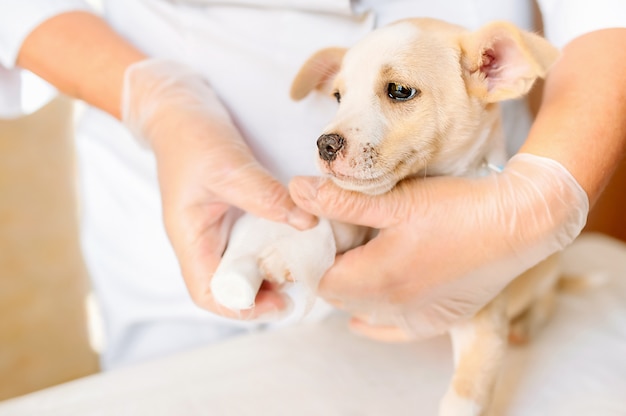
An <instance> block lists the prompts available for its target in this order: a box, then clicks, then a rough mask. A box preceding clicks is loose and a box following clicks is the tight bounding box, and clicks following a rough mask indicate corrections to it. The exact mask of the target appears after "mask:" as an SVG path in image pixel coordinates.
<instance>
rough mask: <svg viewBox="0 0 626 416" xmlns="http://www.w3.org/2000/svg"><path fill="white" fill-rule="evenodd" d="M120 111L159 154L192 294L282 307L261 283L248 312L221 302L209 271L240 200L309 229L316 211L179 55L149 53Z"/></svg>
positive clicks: (211, 305)
mask: <svg viewBox="0 0 626 416" xmlns="http://www.w3.org/2000/svg"><path fill="white" fill-rule="evenodd" d="M122 117H123V121H124V123H125V125H126V126H128V128H129V129H130V131H131V132H133V134H134V135H135V136H136V137H138V138H140V139H141V140H143V142H144V143H146V144H147V145H149V146H150V147H151V148H152V150H153V151H154V154H155V156H156V161H157V167H158V176H159V184H160V188H161V197H162V203H163V217H164V222H165V227H166V230H167V233H168V236H169V238H170V241H171V243H172V246H173V248H174V250H175V252H176V255H177V257H178V260H179V263H180V266H181V269H182V273H183V277H184V279H185V283H186V284H187V288H188V289H189V293H190V294H191V297H192V298H193V299H194V301H195V302H196V303H197V304H198V305H199V306H200V307H203V308H205V309H208V310H211V311H213V312H217V313H220V314H223V315H226V316H231V317H239V318H256V317H257V316H259V315H261V314H267V313H272V312H278V311H280V310H282V309H283V308H284V307H285V302H284V299H283V297H282V295H280V294H279V293H278V292H277V291H274V290H270V289H267V290H263V288H262V290H261V291H260V292H259V295H258V296H257V299H256V302H255V305H256V307H255V308H254V309H252V310H250V311H246V312H245V313H241V314H240V313H238V312H237V311H234V312H233V311H230V310H228V309H226V308H222V307H220V306H219V305H217V304H216V303H215V301H214V299H213V296H212V294H211V291H210V279H211V276H212V274H213V272H214V271H215V269H216V267H217V265H218V263H219V261H220V258H221V255H222V252H223V251H224V247H225V245H226V242H227V239H228V233H229V230H230V227H231V225H232V223H233V220H234V219H235V218H236V216H237V213H236V212H235V211H233V209H232V207H238V208H241V209H243V210H244V211H249V212H251V213H253V214H255V215H257V216H260V217H263V218H267V219H270V220H273V221H278V222H284V223H289V224H291V225H293V226H295V227H297V228H300V229H304V228H309V227H311V226H313V225H314V224H315V222H316V219H315V217H313V216H312V215H310V214H308V213H305V212H304V211H302V210H300V209H299V208H297V207H296V206H295V205H294V203H293V201H292V200H291V198H290V197H289V194H288V192H287V190H286V189H285V188H284V187H283V185H281V184H280V183H279V182H278V181H277V180H275V179H274V178H273V177H272V176H270V175H269V173H268V172H267V171H266V170H265V169H264V168H263V167H262V166H260V165H259V164H258V163H257V161H256V160H255V158H254V156H253V155H252V153H251V152H250V150H249V148H248V146H247V145H246V143H245V142H244V140H243V138H242V137H241V134H240V133H239V131H238V130H237V128H236V127H235V126H234V125H233V122H232V120H231V118H230V116H229V114H228V112H227V111H226V109H225V108H224V107H223V106H222V104H221V103H220V102H219V100H218V98H217V97H216V95H215V93H214V92H213V90H212V89H211V87H210V86H209V84H208V83H207V82H206V80H205V79H203V78H202V76H200V75H199V74H197V73H196V72H194V71H193V70H192V69H190V68H188V67H186V66H184V65H181V64H178V63H176V62H171V61H165V60H146V61H142V62H139V63H137V64H134V65H131V66H130V67H129V68H128V69H127V71H126V74H125V80H124V90H123V98H122Z"/></svg>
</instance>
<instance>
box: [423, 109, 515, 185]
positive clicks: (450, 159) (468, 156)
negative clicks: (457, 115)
mask: <svg viewBox="0 0 626 416" xmlns="http://www.w3.org/2000/svg"><path fill="white" fill-rule="evenodd" d="M447 134H449V135H451V136H450V137H455V138H463V136H465V137H464V138H463V139H462V140H463V142H464V143H467V145H466V146H464V147H462V148H459V149H455V150H454V151H452V152H446V151H445V150H444V151H443V152H441V153H440V154H439V155H438V157H437V160H436V161H435V162H434V163H432V164H430V165H428V166H427V167H426V169H423V170H422V171H421V172H419V173H418V174H417V175H415V176H422V177H423V176H463V177H478V176H486V175H488V174H490V173H493V172H495V171H498V170H501V169H502V167H503V166H504V164H505V163H506V159H507V158H506V150H505V144H504V132H503V129H502V124H501V112H500V107H499V105H492V106H491V107H490V108H488V109H486V110H485V113H484V116H483V117H482V120H481V121H480V122H479V123H478V124H477V125H476V127H475V128H474V129H470V130H469V131H468V129H467V128H464V127H463V126H461V127H460V128H457V127H454V128H451V129H450V131H449V132H448V133H447Z"/></svg>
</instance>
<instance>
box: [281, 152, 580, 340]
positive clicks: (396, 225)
mask: <svg viewBox="0 0 626 416" xmlns="http://www.w3.org/2000/svg"><path fill="white" fill-rule="evenodd" d="M290 191H291V194H292V197H293V199H294V201H295V202H296V203H297V204H298V205H299V206H301V207H302V208H304V209H306V210H308V211H310V212H312V213H314V214H316V215H320V216H324V217H329V218H332V219H336V220H340V221H345V222H353V223H357V224H361V225H367V226H370V227H375V228H379V229H380V233H379V234H378V236H377V237H375V238H374V239H373V240H371V241H370V242H369V243H367V244H366V245H364V246H361V247H358V248H356V249H354V250H351V251H348V252H346V253H345V254H344V255H343V256H341V257H338V258H337V260H336V262H335V264H334V266H333V267H332V268H331V269H330V270H329V271H328V272H327V273H326V275H325V276H324V277H323V279H322V281H321V283H320V288H319V291H320V294H321V296H322V297H324V298H326V300H328V301H329V302H331V303H333V304H334V305H335V306H338V307H340V308H343V309H346V310H348V311H349V312H351V313H352V314H353V315H354V316H356V318H355V320H354V321H353V328H354V329H356V330H358V331H360V332H363V333H364V334H366V335H370V336H374V337H381V338H393V337H397V336H398V331H397V329H396V328H394V327H399V328H400V329H401V330H402V331H403V332H404V333H405V334H406V335H408V336H410V337H412V338H425V337H430V336H434V335H438V334H441V333H443V332H445V331H447V330H448V329H449V328H450V326H452V325H454V324H455V323H457V322H459V321H461V320H464V319H466V318H468V317H470V316H472V315H473V314H474V313H476V312H477V311H478V310H479V309H480V308H481V307H483V306H484V305H485V304H486V303H488V302H489V301H490V300H491V299H492V298H493V297H494V296H495V295H496V294H498V293H499V292H500V291H501V290H502V289H503V288H504V287H505V286H506V285H507V284H508V283H509V282H510V281H511V280H512V279H513V278H515V277H516V276H518V275H519V274H521V273H522V272H523V271H525V270H526V269H528V268H530V267H532V266H533V265H535V264H537V263H538V262H540V261H541V260H543V259H544V258H546V257H547V256H549V255H550V254H552V253H555V252H556V251H558V250H561V249H562V248H564V247H565V246H567V245H568V244H570V243H571V242H572V241H573V240H574V238H575V237H576V236H577V235H578V234H579V233H580V231H581V230H582V228H583V226H584V224H585V221H586V217H587V213H588V210H589V201H588V198H587V195H586V193H585V192H584V190H583V189H582V188H581V187H580V185H579V184H578V183H577V182H576V180H575V179H574V178H573V177H572V175H571V174H570V173H569V172H568V171H567V170H566V169H565V168H564V167H563V166H562V165H560V164H559V163H557V162H555V161H554V160H551V159H546V158H542V157H538V156H533V155H530V154H518V155H516V156H515V157H513V158H512V159H511V160H510V161H509V163H508V164H507V165H506V167H505V168H504V170H503V171H502V172H501V173H498V174H492V175H490V176H486V177H481V178H473V179H470V178H457V177H434V178H425V179H422V178H420V179H410V180H405V181H403V182H401V183H399V184H398V185H397V186H396V187H395V188H394V189H393V190H392V191H390V192H389V193H387V194H383V195H379V196H367V195H363V194H358V193H355V192H350V191H345V190H342V189H339V188H338V187H337V186H335V185H334V184H333V183H332V182H331V180H329V179H322V180H320V179H314V178H296V179H294V180H293V181H292V183H291V184H290ZM376 327H379V329H380V331H379V332H378V333H377V331H376V330H375V329H376Z"/></svg>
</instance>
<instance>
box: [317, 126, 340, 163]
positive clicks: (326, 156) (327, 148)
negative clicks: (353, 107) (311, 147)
mask: <svg viewBox="0 0 626 416" xmlns="http://www.w3.org/2000/svg"><path fill="white" fill-rule="evenodd" d="M342 147H343V137H341V136H340V135H338V134H334V133H333V134H322V135H321V136H320V137H319V139H317V148H318V150H319V153H320V157H321V158H322V159H323V160H325V161H327V162H332V161H333V160H335V158H336V157H337V152H339V151H340V150H341V148H342Z"/></svg>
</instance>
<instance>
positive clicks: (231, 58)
mask: <svg viewBox="0 0 626 416" xmlns="http://www.w3.org/2000/svg"><path fill="white" fill-rule="evenodd" d="M539 3H540V4H541V7H542V11H543V14H544V19H545V31H546V35H547V37H548V38H549V39H550V40H551V41H553V42H554V43H555V44H557V45H558V46H562V45H564V44H565V43H567V42H568V41H569V40H571V39H573V38H574V37H576V36H578V35H580V34H582V33H585V32H588V31H591V30H595V29H600V28H605V27H614V26H626V2H624V1H623V0H595V1H593V2H589V1H585V0H543V1H539ZM103 4H104V17H105V19H107V20H108V22H109V23H110V24H111V25H112V26H113V27H114V28H115V29H116V30H117V31H118V32H119V33H121V34H122V35H123V36H124V37H126V38H127V39H128V40H129V41H130V42H132V43H133V44H134V45H136V46H137V47H138V48H139V49H141V50H142V51H144V52H145V53H147V54H148V55H150V56H154V57H167V58H172V59H176V60H179V61H182V62H185V63H187V64H189V65H191V66H193V67H195V68H196V69H197V70H198V71H200V72H201V73H203V74H204V75H205V76H206V78H207V79H208V81H209V82H210V83H211V85H212V86H213V88H214V89H215V90H216V92H217V93H218V94H219V96H220V98H221V99H222V100H223V102H224V104H225V105H226V106H227V107H228V109H229V110H230V111H231V113H232V114H233V117H234V119H235V121H236V123H237V125H238V127H239V128H240V129H241V131H242V133H243V135H244V137H245V138H246V139H247V141H248V143H249V144H250V146H251V147H252V149H253V151H254V152H255V154H256V156H257V157H258V159H259V160H260V161H261V162H262V163H264V164H265V165H266V166H268V167H269V168H270V169H271V170H272V172H273V173H274V174H275V175H276V176H277V177H278V178H279V179H281V180H283V181H285V182H287V181H288V179H289V178H290V177H291V176H293V175H296V174H309V175H313V174H316V170H315V167H314V156H315V154H316V152H315V140H316V138H317V136H318V135H319V133H320V131H321V130H322V128H323V127H324V125H325V123H326V122H327V121H328V120H329V119H330V118H331V115H332V114H333V112H334V111H335V103H334V102H333V101H332V100H328V99H326V98H325V97H319V96H313V97H309V98H307V99H306V100H305V101H303V102H301V103H293V102H291V101H290V99H289V96H288V91H289V85H290V82H291V80H292V78H293V76H294V74H295V73H296V71H297V70H298V68H299V66H300V65H301V64H302V62H303V61H304V60H305V59H306V58H307V57H308V56H309V55H310V54H311V53H312V52H314V51H315V50H317V49H319V48H322V47H326V46H340V45H345V46H349V45H351V44H353V43H354V42H355V41H356V40H357V39H359V38H360V37H361V36H363V35H364V34H365V33H367V32H369V31H370V30H372V29H373V28H375V27H377V26H380V25H384V24H386V23H388V22H390V21H393V20H396V19H399V18H404V17H409V16H429V17H435V18H440V19H444V20H448V21H450V22H453V23H457V24H461V25H463V26H466V27H468V28H470V29H475V28H478V27H479V26H481V25H482V24H484V23H486V22H488V21H490V20H494V19H506V20H509V21H512V22H514V23H516V24H517V25H519V26H520V27H522V28H526V29H533V6H532V1H531V0H510V1H502V0H458V1H456V0H440V1H432V0H361V1H358V0H354V1H352V2H350V1H349V0H317V1H316V0H232V1H229V2H218V1H211V0H195V1H194V0H187V1H180V0H179V1H174V0H170V1H167V0H136V1H126V0H105V1H103ZM226 4H228V5H226ZM86 7H87V6H86V4H85V3H84V2H82V1H78V0H29V1H20V2H16V1H14V0H0V112H1V114H0V117H1V116H2V115H3V114H4V115H5V116H7V115H16V114H18V113H19V112H20V111H21V110H22V107H23V106H22V103H21V101H20V98H19V97H20V94H21V90H20V87H19V85H18V84H19V80H20V79H21V78H20V77H19V76H17V72H16V71H17V70H18V69H16V68H14V65H15V59H16V56H17V53H18V51H19V48H20V45H21V43H22V41H23V39H24V37H25V36H27V35H28V33H30V31H32V29H33V28H35V27H36V26H37V25H38V24H39V23H40V22H42V21H44V20H45V19H47V18H49V17H50V16H53V15H56V14H58V13H61V12H63V11H67V10H75V9H81V8H86ZM509 110H510V111H509V114H508V116H509V117H508V120H509V122H510V121H512V123H509V124H508V125H509V126H510V131H511V135H512V136H517V137H518V140H519V139H520V138H521V139H522V140H523V138H524V137H525V131H526V130H525V128H526V127H527V125H528V123H527V122H528V116H527V115H526V114H524V111H523V106H519V105H513V106H512V107H511V108H510V109H509ZM77 149H78V156H79V172H80V175H79V178H80V185H81V186H80V190H81V201H82V202H81V204H82V205H81V213H82V247H83V252H84V256H85V259H86V262H87V265H88V268H89V272H90V275H91V278H92V281H93V287H94V290H95V293H96V295H97V299H98V301H99V303H100V306H101V310H102V313H103V317H104V323H105V334H106V348H105V351H104V354H103V360H102V361H103V367H104V368H110V367H113V366H116V365H120V364H124V363H129V362H134V361H138V360H144V359H148V358H152V357H156V356H161V355H164V354H167V353H170V352H173V351H177V350H181V349H184V348H189V347H192V346H196V345H201V344H204V343H207V342H212V341H216V340H218V339H223V338H224V337H227V336H231V335H234V334H237V333H240V332H242V331H247V330H250V329H254V328H257V326H256V325H254V324H249V323H238V322H233V321H229V320H226V319H222V318H220V317H216V316H214V315H211V314H209V313H208V312H205V311H202V310H200V309H199V308H197V307H196V306H195V305H194V304H193V303H192V301H191V299H190V297H189V295H188V293H187V290H186V288H185V285H184V283H183V279H182V277H181V276H180V271H179V268H178V263H177V261H176V258H175V256H174V253H173V251H172V249H171V247H170V244H169V242H168V240H167V237H166V234H165V231H164V228H163V224H162V220H161V211H160V197H159V190H158V186H157V179H156V171H155V161H154V157H153V155H152V154H151V152H150V151H149V150H147V149H145V148H143V147H142V146H140V145H139V144H138V143H137V142H136V141H135V140H134V139H133V137H131V136H130V135H129V133H128V131H127V130H126V129H125V128H124V127H123V126H122V125H121V124H120V123H119V122H118V121H117V120H115V119H113V118H112V117H110V116H108V115H107V114H105V113H103V112H101V111H99V110H97V109H93V108H89V109H87V111H85V113H84V115H83V117H82V119H81V121H80V123H79V124H78V127H77Z"/></svg>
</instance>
